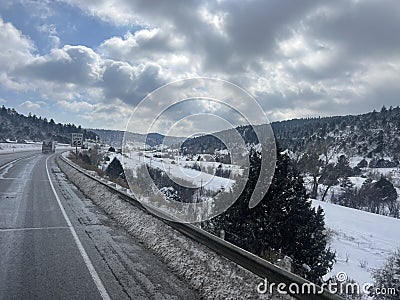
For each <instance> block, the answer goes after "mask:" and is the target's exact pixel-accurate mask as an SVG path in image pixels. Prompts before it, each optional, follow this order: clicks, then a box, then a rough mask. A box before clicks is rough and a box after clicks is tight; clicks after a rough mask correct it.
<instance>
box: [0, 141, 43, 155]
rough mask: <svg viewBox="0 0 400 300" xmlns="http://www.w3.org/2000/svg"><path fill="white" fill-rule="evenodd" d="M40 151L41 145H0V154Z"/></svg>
mask: <svg viewBox="0 0 400 300" xmlns="http://www.w3.org/2000/svg"><path fill="white" fill-rule="evenodd" d="M41 149H42V143H31V144H16V143H0V154H6V153H13V152H21V151H32V150H41Z"/></svg>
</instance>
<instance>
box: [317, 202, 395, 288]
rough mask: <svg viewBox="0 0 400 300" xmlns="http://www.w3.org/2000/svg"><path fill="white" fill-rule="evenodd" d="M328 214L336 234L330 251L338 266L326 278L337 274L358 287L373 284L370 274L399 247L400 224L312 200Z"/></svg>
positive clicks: (355, 210) (382, 217) (390, 219)
mask: <svg viewBox="0 0 400 300" xmlns="http://www.w3.org/2000/svg"><path fill="white" fill-rule="evenodd" d="M318 205H320V206H321V207H322V208H323V209H324V211H325V223H326V226H327V227H328V228H330V229H332V230H333V237H332V241H331V247H332V248H333V249H334V250H335V251H336V256H337V262H336V264H335V265H334V268H333V270H332V271H331V272H330V274H328V275H329V276H328V275H327V276H326V277H330V276H334V275H336V274H337V273H338V272H346V274H347V275H348V276H349V277H350V278H353V279H354V280H356V281H357V282H358V283H361V284H363V283H365V282H371V280H372V278H371V271H372V270H374V269H377V268H379V267H381V266H382V265H383V264H384V263H385V261H386V259H387V257H388V256H389V255H390V253H391V252H392V251H394V250H395V249H396V248H397V247H399V246H400V220H399V219H394V218H391V217H386V216H382V215H377V214H373V213H369V212H365V211H361V210H357V209H352V208H348V207H344V206H339V205H335V204H332V203H327V202H321V201H318V200H313V206H315V207H317V206H318Z"/></svg>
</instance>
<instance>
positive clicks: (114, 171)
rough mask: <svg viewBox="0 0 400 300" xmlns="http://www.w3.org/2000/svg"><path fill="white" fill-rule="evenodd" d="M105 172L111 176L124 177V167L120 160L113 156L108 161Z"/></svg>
mask: <svg viewBox="0 0 400 300" xmlns="http://www.w3.org/2000/svg"><path fill="white" fill-rule="evenodd" d="M105 173H106V174H107V175H108V176H110V177H113V178H118V177H119V178H122V179H125V173H124V168H123V167H122V164H121V162H120V161H119V160H118V158H116V157H114V159H113V160H112V161H111V162H110V164H109V165H108V167H107V169H106V172H105Z"/></svg>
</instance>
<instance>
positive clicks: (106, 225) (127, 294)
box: [0, 151, 199, 299]
mask: <svg viewBox="0 0 400 300" xmlns="http://www.w3.org/2000/svg"><path fill="white" fill-rule="evenodd" d="M197 298H199V296H198V295H197V294H196V292H195V291H193V290H191V289H189V288H188V287H187V285H186V284H185V283H184V282H183V281H181V280H180V279H179V278H177V277H176V276H175V275H174V274H173V273H172V272H171V270H169V269H168V268H167V267H166V266H165V265H163V264H162V263H161V262H160V261H159V260H158V259H157V257H155V256H154V255H152V254H151V253H150V252H149V251H148V250H146V249H144V248H143V247H142V245H141V244H140V243H138V242H136V241H135V240H134V239H133V238H132V237H130V236H129V235H128V234H127V233H126V232H125V231H123V230H122V229H120V228H119V227H118V226H117V225H116V224H115V223H114V222H113V221H112V220H111V219H109V218H108V217H107V216H106V215H105V214H104V213H103V212H102V211H101V210H100V209H98V208H97V207H96V206H95V205H94V204H93V203H92V202H91V201H90V200H88V199H86V198H85V197H84V196H83V195H82V194H81V193H80V192H79V191H78V189H77V188H76V187H75V186H73V185H72V184H71V183H69V182H68V180H67V179H66V178H65V176H64V174H62V173H61V172H60V170H59V169H58V167H57V165H56V163H55V154H53V155H43V154H41V153H39V152H34V151H32V152H22V153H14V154H6V155H0V299H197Z"/></svg>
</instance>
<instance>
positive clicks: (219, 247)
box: [59, 155, 344, 300]
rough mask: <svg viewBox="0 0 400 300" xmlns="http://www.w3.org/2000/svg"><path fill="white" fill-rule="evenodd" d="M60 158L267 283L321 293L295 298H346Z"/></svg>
mask: <svg viewBox="0 0 400 300" xmlns="http://www.w3.org/2000/svg"><path fill="white" fill-rule="evenodd" d="M59 157H60V158H61V160H62V161H63V162H65V163H66V164H68V165H69V166H71V167H72V168H74V169H75V170H77V171H79V172H80V173H82V174H84V175H85V176H87V177H89V178H91V179H93V180H95V181H96V182H98V183H100V184H102V185H104V186H106V187H107V188H108V189H110V190H112V191H113V192H114V193H116V194H118V195H119V196H120V198H121V199H122V200H124V201H126V202H128V203H130V204H132V205H134V206H135V207H137V208H139V209H141V210H143V211H145V212H146V213H149V214H151V215H153V216H154V217H156V218H158V219H160V220H161V221H163V222H164V223H166V224H168V225H169V226H171V227H172V228H174V229H175V230H177V231H179V232H180V233H182V234H184V235H185V236H187V237H189V238H191V239H192V240H194V241H196V242H199V243H201V244H203V245H205V246H207V247H208V248H210V249H212V250H213V251H215V252H216V253H218V254H220V255H221V256H224V257H225V258H227V259H229V260H231V261H233V262H235V263H236V264H238V265H240V266H242V267H243V268H245V269H247V270H249V271H250V272H252V273H254V274H256V275H258V276H260V277H261V279H263V278H265V279H267V280H268V283H272V282H273V283H275V284H276V285H277V284H279V283H283V284H285V286H286V290H287V288H288V287H289V285H291V284H292V285H293V284H294V285H295V286H296V287H299V288H300V291H301V289H302V287H303V286H304V287H306V289H305V290H306V291H309V290H313V288H310V287H312V286H313V287H315V290H316V291H317V293H315V294H314V293H305V294H301V293H299V294H297V293H296V294H291V293H290V292H289V291H288V294H289V295H291V296H293V297H295V298H297V299H300V300H344V298H342V297H340V296H338V295H336V294H332V293H330V292H329V291H328V290H326V289H322V288H321V287H320V286H317V285H315V284H313V283H311V282H310V281H308V280H306V279H304V278H302V277H299V276H297V275H295V274H293V273H290V272H288V271H286V270H283V269H281V268H279V267H277V266H275V265H274V264H272V263H270V262H268V261H266V260H264V259H262V258H260V257H258V256H256V255H254V254H252V253H250V252H248V251H246V250H243V249H242V248H239V247H237V246H235V245H233V244H231V243H229V242H227V241H225V240H223V239H221V238H219V237H217V236H215V235H213V234H210V233H208V232H207V231H204V230H202V229H200V228H198V227H196V226H194V225H192V224H188V223H180V222H172V221H169V220H166V219H162V218H160V217H159V216H157V215H155V214H152V213H151V211H149V210H148V209H146V208H145V207H144V206H143V205H142V204H141V203H140V202H139V201H137V200H136V199H135V198H133V197H132V196H130V195H129V194H127V193H126V192H124V191H122V190H120V189H117V188H116V187H114V186H111V185H109V184H108V183H107V182H105V181H102V180H100V179H99V178H96V177H95V176H93V175H91V174H89V173H88V172H87V171H85V170H83V169H82V168H81V167H79V166H78V165H76V164H75V163H73V162H71V161H70V160H68V159H66V158H65V157H63V156H62V155H59ZM260 282H261V280H260ZM257 284H258V283H257V282H255V283H254V288H256V287H257ZM308 288H310V289H308ZM322 291H323V292H322Z"/></svg>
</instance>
